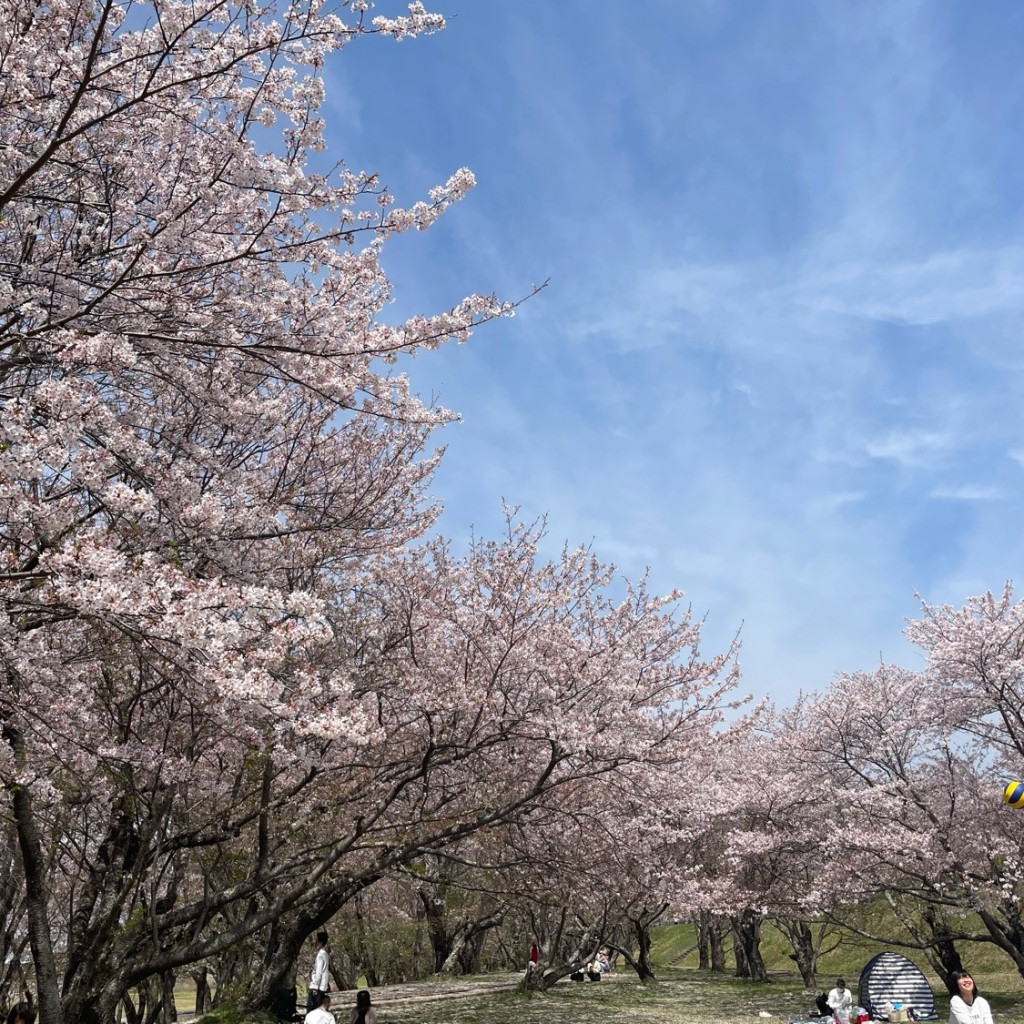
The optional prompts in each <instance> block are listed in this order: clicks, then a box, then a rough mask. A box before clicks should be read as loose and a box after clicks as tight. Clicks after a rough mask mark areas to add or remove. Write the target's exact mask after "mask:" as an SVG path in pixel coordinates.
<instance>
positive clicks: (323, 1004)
mask: <svg viewBox="0 0 1024 1024" xmlns="http://www.w3.org/2000/svg"><path fill="white" fill-rule="evenodd" d="M302 1024H338V1021H337V1018H336V1017H335V1016H334V1014H333V1013H331V997H330V996H329V995H328V994H327V993H326V992H322V993H321V994H320V997H319V1002H318V1003H317V1005H316V1006H314V1007H313V1009H312V1010H310V1011H309V1013H307V1014H306V1016H305V1017H304V1018H303V1020H302Z"/></svg>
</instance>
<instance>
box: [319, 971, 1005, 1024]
mask: <svg viewBox="0 0 1024 1024" xmlns="http://www.w3.org/2000/svg"><path fill="white" fill-rule="evenodd" d="M988 980H989V982H990V983H992V982H995V981H996V979H995V978H994V977H992V978H989V979H988ZM1000 981H1001V985H1002V987H997V986H995V985H993V984H990V985H989V986H988V987H987V988H986V994H987V995H988V997H989V999H990V1001H991V1003H992V1008H993V1013H994V1016H995V1019H996V1022H997V1024H1024V983H1022V982H1021V980H1020V979H1019V978H1016V980H1014V978H1011V977H1006V978H1002V979H1000ZM346 995H347V994H346V993H339V1001H338V1003H337V1004H336V1005H335V1006H334V1007H333V1009H335V1010H336V1011H337V1016H338V1019H339V1021H344V1020H345V1017H346V1013H345V1011H347V1009H348V1000H347V999H346V998H345V997H346ZM399 996H400V993H399V991H398V988H397V987H396V988H395V989H393V990H391V991H390V992H381V993H380V994H379V996H375V1000H374V1001H375V1004H376V1005H377V1008H378V1012H379V1014H380V1018H381V1021H382V1024H605V1022H607V1024H612V1022H621V1021H624V1020H629V1021H632V1022H637V1024H773V1022H774V1024H789V1022H790V1021H797V1020H805V1019H806V1017H807V1013H808V1011H810V1010H811V1009H813V1008H814V1002H813V999H812V998H811V997H810V996H809V995H808V994H807V992H805V991H804V989H803V988H802V986H801V985H800V982H799V979H798V978H797V977H796V976H795V975H780V976H778V977H777V978H773V981H772V982H771V983H770V984H768V985H754V984H751V983H749V982H741V981H737V980H736V979H734V978H731V977H721V976H716V977H712V976H709V975H706V974H701V973H698V972H697V971H694V970H692V969H685V968H684V969H665V970H663V971H662V972H661V979H660V980H659V982H658V983H656V984H651V985H646V986H645V985H641V984H640V983H639V982H638V981H637V980H636V979H635V977H631V976H629V975H625V974H623V975H619V976H618V977H616V978H615V979H614V980H611V981H602V982H600V983H599V984H589V983H583V984H572V983H568V982H562V983H560V984H558V985H557V986H556V987H555V988H554V989H553V990H551V991H550V992H547V993H544V994H542V995H532V996H527V995H522V994H520V993H518V992H502V993H498V994H489V995H473V996H468V997H463V998H453V999H441V1000H436V1001H429V1002H427V1001H424V1002H415V1003H409V1002H403V1003H399V1002H394V1003H392V1002H391V998H398V997H399ZM389 997H390V998H389ZM947 1005H948V1004H947V1003H946V1000H945V998H944V997H942V996H941V995H938V994H937V998H936V1009H937V1011H938V1012H939V1021H940V1024H945V1021H946V1015H947V1010H946V1007H947ZM766 1014H770V1017H767V1016H765V1015H766Z"/></svg>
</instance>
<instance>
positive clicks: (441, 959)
mask: <svg viewBox="0 0 1024 1024" xmlns="http://www.w3.org/2000/svg"><path fill="white" fill-rule="evenodd" d="M416 895H417V896H419V898H420V904H421V905H422V907H423V919H424V921H426V924H427V937H428V938H429V939H430V949H431V952H432V954H433V957H434V970H433V973H434V974H440V973H441V972H443V971H444V969H445V968H444V965H445V964H446V963H447V962H448V958H449V957H450V956H451V953H452V945H453V938H452V936H451V935H450V934H449V933H448V928H447V922H446V921H445V917H446V911H447V907H446V906H445V902H444V900H443V899H442V898H441V897H440V896H438V895H436V894H435V893H433V892H428V891H426V890H425V889H423V888H420V889H417V891H416Z"/></svg>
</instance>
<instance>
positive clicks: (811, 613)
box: [326, 0, 1024, 701]
mask: <svg viewBox="0 0 1024 1024" xmlns="http://www.w3.org/2000/svg"><path fill="white" fill-rule="evenodd" d="M427 6H428V7H429V8H431V9H437V10H440V11H442V13H444V14H445V15H446V16H447V17H448V19H449V23H448V28H447V29H446V31H445V32H443V33H441V34H440V35H437V36H434V37H430V38H427V39H422V40H410V41H405V42H402V43H400V44H393V43H391V44H389V43H386V42H384V41H377V40H367V41H365V43H364V44H363V45H360V46H353V47H351V48H349V49H347V50H346V51H344V52H343V53H342V54H341V55H340V56H339V59H338V60H337V61H335V62H334V63H333V64H332V65H330V67H329V69H328V103H327V110H326V116H327V118H328V120H329V125H330V131H329V140H330V144H331V150H330V155H331V156H334V157H337V158H343V159H345V161H346V162H347V163H348V164H349V165H350V166H351V167H353V168H354V169H362V170H375V171H380V172H381V174H382V177H383V179H384V180H385V181H386V182H387V183H388V184H389V186H390V187H391V189H392V191H393V192H394V193H395V195H396V197H397V199H398V201H399V203H401V204H407V203H412V202H413V201H415V200H417V199H420V198H424V197H425V194H426V191H427V189H428V188H429V187H431V186H432V185H435V184H437V183H439V182H442V181H444V180H445V178H447V176H448V175H449V174H450V173H451V172H452V171H453V170H454V169H456V168H457V167H460V166H463V165H465V166H468V167H470V168H471V169H472V170H473V171H474V173H475V174H476V176H477V180H478V186H477V188H476V189H475V190H474V191H473V192H472V193H471V194H470V196H469V197H468V198H467V199H466V200H464V201H463V202H462V203H460V204H458V205H457V206H455V207H454V208H453V209H452V210H451V211H450V212H449V213H448V214H446V216H445V217H444V218H442V220H441V221H440V222H439V223H438V224H436V225H435V226H434V227H433V228H432V229H431V230H430V231H429V232H427V233H425V234H422V235H415V236H412V237H402V238H400V239H397V240H395V241H394V242H393V243H389V246H388V247H387V248H386V250H385V256H384V263H385V266H386V268H387V270H388V272H389V274H390V276H391V278H392V280H393V281H394V283H395V286H396V302H395V305H394V309H393V312H394V316H395V318H396V319H397V318H399V317H400V316H402V315H405V314H407V313H412V312H432V311H435V310H439V309H441V308H445V307H447V306H448V305H451V304H452V303H454V302H456V301H457V300H458V299H459V298H461V297H462V296H463V295H464V294H466V293H469V292H474V291H483V292H491V291H496V292H498V293H499V294H500V295H501V296H502V297H503V298H508V299H515V298H518V297H520V296H522V295H524V294H525V293H527V292H528V291H529V289H530V287H531V285H532V284H534V283H538V282H541V281H544V280H547V279H550V284H549V285H548V287H547V289H546V290H545V291H543V292H542V293H541V294H540V295H538V296H536V297H535V298H533V299H531V300H530V301H529V302H528V303H526V304H525V306H524V307H523V308H522V309H521V311H520V313H519V315H518V316H517V317H516V318H515V319H513V320H509V321H504V322H502V323H500V324H496V325H491V326H488V327H486V328H484V329H482V330H481V331H479V332H478V333H477V334H476V335H475V336H474V338H473V339H472V341H471V342H470V343H469V344H468V345H467V346H451V347H449V348H446V349H444V350H442V351H441V352H440V353H431V354H430V355H429V356H427V357H424V358H422V359H419V360H417V361H415V362H414V363H413V364H412V365H411V366H410V367H409V372H410V375H411V376H412V378H413V380H414V382H415V383H416V385H417V389H418V390H419V391H420V392H421V393H424V392H425V393H427V394H431V393H436V394H437V395H438V397H439V398H440V400H441V401H442V403H443V404H445V405H447V406H449V407H451V408H454V409H456V410H458V411H459V412H460V413H461V414H462V416H463V423H462V424H460V425H458V426H453V427H450V428H448V429H447V430H446V431H444V433H443V437H442V438H441V440H442V441H443V443H445V444H446V445H447V446H448V452H447V456H446V459H445V462H444V464H443V466H442V468H441V470H440V471H439V474H438V476H437V479H436V483H435V492H436V494H437V495H438V496H439V497H440V498H441V499H442V500H443V501H444V503H445V506H446V512H445V516H444V519H443V529H444V531H445V532H446V533H448V534H449V535H450V536H453V537H455V538H456V539H463V538H465V537H466V536H467V535H468V532H469V529H470V527H471V526H472V527H475V529H476V531H477V533H482V534H485V535H486V534H493V533H495V532H496V531H497V530H498V529H499V527H500V521H501V501H502V499H504V500H506V501H508V502H510V503H512V504H516V505H520V506H521V507H522V514H523V516H524V517H527V518H533V517H535V516H539V515H541V514H544V513H546V514H547V515H548V516H549V527H550V535H551V545H552V550H555V549H557V548H559V547H560V546H561V544H562V542H563V541H569V542H571V543H573V544H576V543H591V544H592V545H593V547H594V549H595V551H596V553H597V554H599V555H600V556H602V557H603V558H604V559H606V560H609V561H613V562H615V563H616V564H617V565H618V566H619V569H620V571H621V572H622V573H623V574H625V575H628V576H631V577H634V578H635V577H637V576H639V575H640V574H641V573H642V572H643V570H644V567H645V566H648V565H649V566H650V567H651V575H652V579H653V581H654V583H655V585H656V586H657V588H658V589H659V590H668V589H671V588H673V587H680V588H682V589H683V590H685V592H686V595H687V599H688V600H689V601H690V602H691V603H692V605H693V607H694V609H695V611H697V612H699V613H705V612H706V613H707V616H708V621H707V627H706V631H707V637H708V642H709V645H710V646H711V647H712V648H714V647H721V646H723V645H724V644H726V643H727V642H728V640H729V638H730V637H731V636H732V635H733V633H735V632H736V631H737V630H738V629H740V628H741V627H742V633H741V639H742V642H743V650H742V657H741V660H742V664H743V668H744V677H745V686H746V688H748V689H749V690H751V691H752V692H754V693H757V694H768V693H772V694H775V695H776V696H778V697H779V698H780V699H782V700H783V701H786V700H788V699H789V698H791V697H792V696H794V695H795V694H796V692H797V691H798V690H800V689H805V690H806V689H817V688H821V687H823V686H826V685H827V684H828V682H829V680H830V679H831V678H832V676H833V675H834V673H836V672H838V671H852V670H856V669H860V668H869V669H870V668H872V667H874V665H876V664H877V663H878V659H879V657H880V656H881V657H884V658H885V659H886V660H891V661H896V662H899V663H903V664H909V665H914V664H916V663H917V662H916V658H915V655H914V653H913V651H912V650H911V649H910V648H909V647H908V645H907V644H906V643H905V641H904V640H903V639H902V636H901V629H902V625H903V621H904V619H905V618H906V617H907V616H912V615H914V614H915V613H916V611H917V608H918V604H917V601H916V599H915V597H914V591H915V590H916V591H919V592H920V593H921V595H922V596H923V597H924V598H925V599H927V600H929V601H932V602H950V603H956V604H959V603H960V602H961V601H962V600H963V599H964V598H965V597H967V596H968V595H970V594H975V593H979V592H982V591H984V590H987V589H998V588H1000V587H1001V586H1002V585H1003V582H1004V581H1005V580H1006V579H1009V578H1013V577H1015V576H1019V575H1020V573H1019V572H1018V567H1019V565H1020V564H1021V558H1022V554H1024V540H1022V531H1021V519H1022V517H1021V511H1022V503H1024V401H1022V398H1024V345H1022V343H1021V313H1022V312H1024V233H1022V227H1024V173H1022V168H1024V127H1022V126H1024V59H1022V57H1024V5H1021V4H1020V3H1019V2H1017V0H990V2H988V3H985V4H978V3H970V2H966V0H964V2H956V3H948V2H943V0H928V2H926V3H925V2H922V3H916V2H911V0H886V2H875V0H856V2H847V0H830V2H829V3H818V2H812V0H785V2H779V0H766V2H762V0H731V2H717V0H664V2H659V0H633V2H631V3H628V4H624V3H613V2H611V0H589V2H586V3H584V2H577V0H520V2H517V3H511V2H498V0H475V2H470V0H451V2H450V3H447V4H441V3H434V4H428V5H427ZM396 9H397V8H396V7H394V6H391V5H390V4H389V3H381V4H379V5H378V11H379V12H380V13H385V14H393V13H395V11H396Z"/></svg>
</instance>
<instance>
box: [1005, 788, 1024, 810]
mask: <svg viewBox="0 0 1024 1024" xmlns="http://www.w3.org/2000/svg"><path fill="white" fill-rule="evenodd" d="M1003 803H1004V804H1007V805H1009V806H1010V807H1024V782H1008V783H1007V784H1006V789H1004V790H1003Z"/></svg>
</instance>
